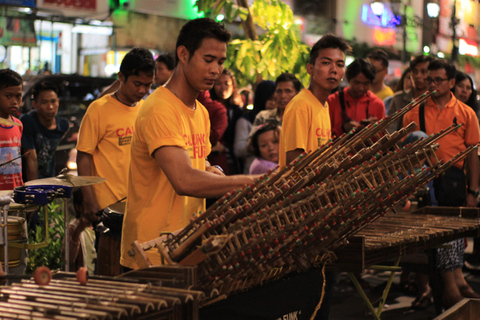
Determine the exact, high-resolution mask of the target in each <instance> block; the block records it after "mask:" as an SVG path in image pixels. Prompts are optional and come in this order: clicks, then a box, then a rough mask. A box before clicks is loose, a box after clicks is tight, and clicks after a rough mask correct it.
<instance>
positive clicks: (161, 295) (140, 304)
mask: <svg viewBox="0 0 480 320" xmlns="http://www.w3.org/2000/svg"><path fill="white" fill-rule="evenodd" d="M182 269H185V270H187V272H191V270H188V269H189V268H182ZM156 271H157V274H161V273H162V272H160V271H158V270H156ZM163 273H164V275H165V274H170V275H172V274H173V273H172V270H169V269H168V268H165V269H164V270H163ZM174 273H175V272H174ZM74 276H75V275H74V274H72V277H70V278H68V277H64V278H63V279H58V280H57V279H54V280H52V281H50V283H49V284H48V285H45V286H40V285H37V284H35V282H34V281H33V280H23V281H21V282H19V283H14V284H12V285H11V286H4V287H0V314H1V315H2V319H99V320H100V319H165V320H167V319H168V320H181V319H191V320H195V319H198V308H199V302H200V301H201V300H204V297H205V295H204V293H203V292H200V291H194V290H187V289H179V288H170V287H160V286H157V285H154V284H153V283H151V282H150V283H139V281H138V280H139V279H140V280H145V279H142V278H141V277H137V278H136V279H133V278H132V279H131V282H129V281H128V279H127V278H125V279H121V280H122V281H118V280H116V279H115V278H109V277H102V279H90V280H89V281H88V283H87V284H86V285H81V284H80V283H78V281H76V279H75V278H74ZM178 276H179V278H182V275H181V274H178ZM160 277H161V276H160ZM151 278H155V277H151V276H150V280H151ZM179 280H181V281H180V282H181V283H183V284H185V283H184V281H183V280H185V279H183V280H182V279H179ZM185 285H186V284H185Z"/></svg>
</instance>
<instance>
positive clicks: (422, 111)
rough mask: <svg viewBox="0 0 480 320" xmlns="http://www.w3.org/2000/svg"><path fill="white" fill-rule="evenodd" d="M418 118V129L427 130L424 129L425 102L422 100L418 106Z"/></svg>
mask: <svg viewBox="0 0 480 320" xmlns="http://www.w3.org/2000/svg"><path fill="white" fill-rule="evenodd" d="M418 120H419V122H420V131H423V132H425V133H426V132H427V130H425V102H422V103H421V104H420V106H419V107H418Z"/></svg>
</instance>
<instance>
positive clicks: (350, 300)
mask: <svg viewBox="0 0 480 320" xmlns="http://www.w3.org/2000/svg"><path fill="white" fill-rule="evenodd" d="M468 240H469V241H468V242H469V246H468V247H467V253H468V252H470V251H469V250H471V249H472V244H473V241H472V239H468ZM464 274H465V278H466V279H467V282H468V283H469V284H470V285H471V286H472V288H473V289H474V290H475V291H476V292H480V272H467V271H464ZM389 275H390V273H387V272H379V273H375V274H363V275H362V280H363V282H364V284H365V288H364V290H365V292H366V294H367V295H368V296H369V297H370V299H371V301H372V299H373V301H374V300H375V299H379V298H380V297H381V295H382V293H383V289H384V288H385V284H386V283H387V281H388V277H389ZM399 282H400V273H398V274H396V276H395V280H394V284H393V285H392V288H391V290H390V294H389V295H388V299H387V303H386V304H385V307H384V311H383V312H382V315H381V319H382V320H405V319H408V320H417V319H422V320H428V319H433V318H435V317H436V316H437V315H436V314H435V308H434V306H433V304H432V305H430V306H429V307H428V308H427V309H425V310H413V309H412V308H411V307H410V306H411V304H412V301H413V300H414V299H415V296H414V295H406V294H405V293H403V292H402V290H401V289H400V288H399ZM374 306H376V304H374ZM478 316H479V318H478V319H480V315H478ZM350 319H352V320H353V319H355V320H357V319H373V317H372V316H371V315H370V313H369V311H368V309H367V307H366V306H365V304H364V303H363V300H362V299H361V298H360V295H359V294H358V293H357V291H356V289H355V288H354V287H353V285H351V284H350V280H349V278H348V276H347V274H345V273H342V274H340V277H339V284H338V285H337V288H336V291H335V294H334V299H333V302H332V309H331V313H330V320H350Z"/></svg>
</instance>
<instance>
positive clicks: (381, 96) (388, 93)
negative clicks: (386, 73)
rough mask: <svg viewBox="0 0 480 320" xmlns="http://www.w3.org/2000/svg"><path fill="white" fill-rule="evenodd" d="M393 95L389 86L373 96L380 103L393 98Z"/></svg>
mask: <svg viewBox="0 0 480 320" xmlns="http://www.w3.org/2000/svg"><path fill="white" fill-rule="evenodd" d="M393 94H394V92H393V90H392V88H390V87H389V86H386V87H385V88H383V89H382V90H380V91H378V92H377V93H375V95H376V96H377V97H378V98H379V99H380V100H382V101H383V100H385V98H388V97H391V96H393Z"/></svg>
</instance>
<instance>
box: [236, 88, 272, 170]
mask: <svg viewBox="0 0 480 320" xmlns="http://www.w3.org/2000/svg"><path fill="white" fill-rule="evenodd" d="M274 93H275V82H273V81H271V80H264V81H262V82H260V83H259V84H258V85H257V88H256V90H255V96H254V100H253V110H251V111H250V112H247V113H245V114H244V115H243V116H242V117H241V118H240V119H238V121H237V124H236V127H235V143H234V145H233V152H234V154H235V157H237V159H238V160H239V161H240V162H241V163H242V165H243V173H245V174H247V173H249V172H250V165H251V163H252V161H253V160H254V159H255V156H254V155H253V154H252V153H251V152H250V151H249V148H248V145H249V144H248V142H249V136H250V132H251V129H252V124H253V121H254V120H255V117H256V116H257V114H258V113H259V112H262V111H263V110H265V109H267V107H269V109H274V108H275V106H276V103H275V94H274Z"/></svg>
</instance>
